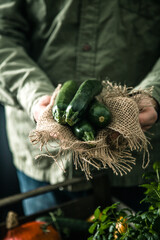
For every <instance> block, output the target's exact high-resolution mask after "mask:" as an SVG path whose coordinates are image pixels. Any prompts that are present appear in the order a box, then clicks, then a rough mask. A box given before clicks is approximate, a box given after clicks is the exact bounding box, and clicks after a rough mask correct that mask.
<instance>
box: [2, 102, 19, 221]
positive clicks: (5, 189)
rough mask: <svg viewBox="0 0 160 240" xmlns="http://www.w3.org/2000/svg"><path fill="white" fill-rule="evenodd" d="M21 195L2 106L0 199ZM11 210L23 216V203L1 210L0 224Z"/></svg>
mask: <svg viewBox="0 0 160 240" xmlns="http://www.w3.org/2000/svg"><path fill="white" fill-rule="evenodd" d="M17 193H20V190H19V185H18V180H17V175H16V169H15V167H14V166H13V164H12V154H11V152H10V150H9V146H8V141H7V135H6V124H5V112H4V107H3V106H2V105H1V104H0V199H2V198H5V197H8V196H11V195H14V194H17ZM9 210H14V211H16V212H17V213H18V214H19V215H22V213H23V212H22V206H21V203H17V204H14V205H12V206H10V205H9V206H6V207H3V208H0V222H1V221H3V220H4V219H5V218H6V214H7V212H8V211H9Z"/></svg>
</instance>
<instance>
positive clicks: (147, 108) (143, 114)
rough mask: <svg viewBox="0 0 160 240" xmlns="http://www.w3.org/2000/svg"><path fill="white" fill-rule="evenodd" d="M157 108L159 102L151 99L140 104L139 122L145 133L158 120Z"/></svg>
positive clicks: (141, 101)
mask: <svg viewBox="0 0 160 240" xmlns="http://www.w3.org/2000/svg"><path fill="white" fill-rule="evenodd" d="M156 106H157V102H156V101H155V100H154V99H153V98H151V97H148V98H144V99H141V100H140V102H139V109H140V113H139V122H140V125H141V127H142V130H143V131H144V132H145V131H147V130H148V129H150V128H151V127H152V126H153V125H154V124H155V123H156V121H157V119H158V113H157V111H156Z"/></svg>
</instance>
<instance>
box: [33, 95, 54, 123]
mask: <svg viewBox="0 0 160 240" xmlns="http://www.w3.org/2000/svg"><path fill="white" fill-rule="evenodd" d="M50 101H51V96H49V95H45V96H43V97H41V98H40V99H39V101H38V102H37V104H36V105H35V106H34V108H33V117H34V120H35V121H36V122H37V121H38V119H39V116H40V115H41V114H42V112H43V111H44V110H45V108H46V107H47V106H48V105H49V104H50Z"/></svg>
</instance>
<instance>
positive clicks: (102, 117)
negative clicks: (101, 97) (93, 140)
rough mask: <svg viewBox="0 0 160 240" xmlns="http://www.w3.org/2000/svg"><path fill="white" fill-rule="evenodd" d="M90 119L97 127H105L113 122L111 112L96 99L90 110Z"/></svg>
mask: <svg viewBox="0 0 160 240" xmlns="http://www.w3.org/2000/svg"><path fill="white" fill-rule="evenodd" d="M88 120H89V121H90V122H91V124H92V125H93V126H94V127H95V128H96V129H100V128H105V127H106V126H107V125H108V124H109V123H110V122H111V112H110V111H109V109H108V108H107V106H106V105H104V104H103V103H100V102H98V101H97V100H95V101H94V102H93V103H92V104H91V106H90V107H89V110H88Z"/></svg>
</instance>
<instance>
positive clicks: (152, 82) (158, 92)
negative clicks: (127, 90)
mask: <svg viewBox="0 0 160 240" xmlns="http://www.w3.org/2000/svg"><path fill="white" fill-rule="evenodd" d="M150 87H153V91H152V96H153V97H154V98H155V99H156V101H157V103H158V104H159V106H160V58H159V59H158V60H157V62H156V63H155V65H154V66H153V68H152V70H151V72H149V73H148V75H147V76H146V77H145V78H144V79H143V81H142V82H141V83H140V84H139V85H138V86H136V87H135V88H134V89H135V90H143V89H148V88H150Z"/></svg>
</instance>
